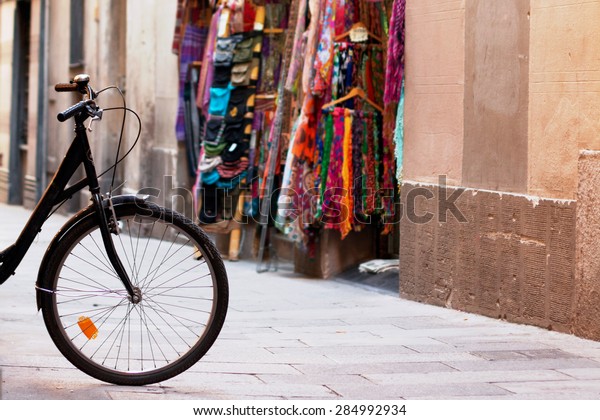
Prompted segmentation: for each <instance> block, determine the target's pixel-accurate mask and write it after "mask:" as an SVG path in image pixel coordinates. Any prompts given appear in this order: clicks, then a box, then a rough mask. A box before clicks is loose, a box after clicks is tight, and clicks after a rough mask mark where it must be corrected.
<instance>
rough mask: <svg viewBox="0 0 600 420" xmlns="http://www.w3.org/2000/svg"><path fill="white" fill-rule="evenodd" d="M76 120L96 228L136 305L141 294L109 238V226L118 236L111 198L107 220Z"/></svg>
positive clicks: (81, 129)
mask: <svg viewBox="0 0 600 420" xmlns="http://www.w3.org/2000/svg"><path fill="white" fill-rule="evenodd" d="M76 120H77V124H76V128H75V132H76V134H77V137H78V138H79V139H80V141H81V145H82V146H83V152H84V156H85V158H84V159H83V166H84V168H85V172H86V175H87V179H88V182H89V187H90V193H91V194H92V202H93V205H94V208H95V210H96V215H97V217H98V226H99V227H100V234H101V236H102V242H103V243H104V248H105V249H106V254H107V256H108V260H109V261H110V263H111V265H112V266H113V268H114V269H115V272H116V274H117V275H118V276H119V279H120V280H121V282H122V283H123V286H125V290H127V294H128V295H129V301H130V302H131V303H133V304H137V303H139V302H140V301H141V300H142V292H141V290H140V289H139V288H138V287H135V286H134V285H133V284H132V282H131V279H130V278H129V275H128V274H127V271H126V270H125V267H124V266H123V263H122V262H121V259H120V258H119V255H118V254H117V250H116V249H115V244H114V242H113V238H112V236H111V227H110V226H114V227H115V228H114V229H112V230H113V231H114V233H115V234H117V235H118V234H119V233H118V227H117V220H116V216H115V211H114V208H113V204H112V199H111V197H108V199H107V202H108V207H109V210H110V218H111V219H114V220H109V219H108V218H107V215H106V210H105V208H104V200H103V199H102V195H101V194H100V185H99V182H98V177H97V175H96V168H95V166H94V161H93V158H92V153H91V149H90V144H89V142H88V140H87V135H86V132H85V130H86V129H85V128H84V127H83V123H82V122H83V120H81V121H79V120H78V118H76Z"/></svg>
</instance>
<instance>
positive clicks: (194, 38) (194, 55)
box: [175, 25, 207, 141]
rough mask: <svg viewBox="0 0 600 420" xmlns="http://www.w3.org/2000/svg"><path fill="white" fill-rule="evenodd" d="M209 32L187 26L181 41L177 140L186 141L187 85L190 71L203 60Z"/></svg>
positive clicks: (176, 126) (176, 123)
mask: <svg viewBox="0 0 600 420" xmlns="http://www.w3.org/2000/svg"><path fill="white" fill-rule="evenodd" d="M206 37H207V30H206V28H201V27H198V26H194V25H187V26H186V28H185V34H184V36H183V40H182V41H181V51H180V53H179V106H178V108H177V119H176V122H175V133H176V135H177V140H179V141H185V111H184V109H185V98H184V93H185V85H186V82H187V79H188V69H189V67H190V65H191V64H192V63H193V62H194V61H198V60H200V59H201V52H202V51H203V50H204V45H205V43H206Z"/></svg>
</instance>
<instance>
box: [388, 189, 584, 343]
mask: <svg viewBox="0 0 600 420" xmlns="http://www.w3.org/2000/svg"><path fill="white" fill-rule="evenodd" d="M459 194H460V196H459ZM456 197H458V198H456ZM444 200H446V201H444ZM402 203H403V206H404V208H405V209H406V211H405V213H406V214H404V215H403V218H402V221H401V238H400V242H401V243H400V291H401V296H402V297H405V298H409V299H413V300H417V301H420V302H425V303H430V304H434V305H439V306H445V307H449V308H454V309H458V310H463V311H467V312H474V313H479V314H483V315H486V316H490V317H494V318H499V319H505V320H507V321H511V322H520V323H526V324H531V325H536V326H540V327H544V328H549V329H553V330H558V331H563V332H570V331H572V330H573V329H574V324H573V322H574V321H573V319H574V299H575V267H576V259H575V242H576V203H575V201H572V200H562V201H561V200H554V199H544V198H535V197H528V196H525V195H519V194H508V193H501V192H495V191H485V190H476V189H458V188H455V187H444V186H443V185H442V186H441V187H440V186H434V185H431V184H416V183H415V184H412V183H405V184H404V186H403V188H402ZM444 203H445V204H444ZM453 206H455V207H453ZM450 210H454V213H453V212H452V211H450ZM456 211H458V212H460V213H457V212H456ZM428 215H430V216H431V217H428ZM457 216H458V217H457ZM462 216H464V219H462V220H460V219H461V217H462ZM419 218H420V220H419ZM444 219H445V221H444Z"/></svg>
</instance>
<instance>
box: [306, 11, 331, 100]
mask: <svg viewBox="0 0 600 420" xmlns="http://www.w3.org/2000/svg"><path fill="white" fill-rule="evenodd" d="M322 7H323V9H322V10H321V16H323V20H322V22H321V35H320V38H319V44H318V47H317V54H316V56H315V62H314V66H315V78H314V84H313V90H312V92H313V93H314V94H315V95H317V96H323V95H324V94H325V91H326V90H327V88H328V87H329V84H330V83H331V70H332V66H333V37H334V35H335V13H336V10H335V1H334V0H324V1H323V4H322Z"/></svg>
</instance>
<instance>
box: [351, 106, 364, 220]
mask: <svg viewBox="0 0 600 420" xmlns="http://www.w3.org/2000/svg"><path fill="white" fill-rule="evenodd" d="M363 124H364V122H363V113H362V112H361V111H355V112H354V116H353V119H352V174H353V180H352V184H351V186H352V192H353V196H354V197H353V199H354V209H353V213H354V217H355V218H356V220H360V221H363V218H362V197H363V187H362V181H363V166H364V165H363V163H364V162H365V161H364V159H363V154H362V144H363ZM355 229H356V226H355Z"/></svg>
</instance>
